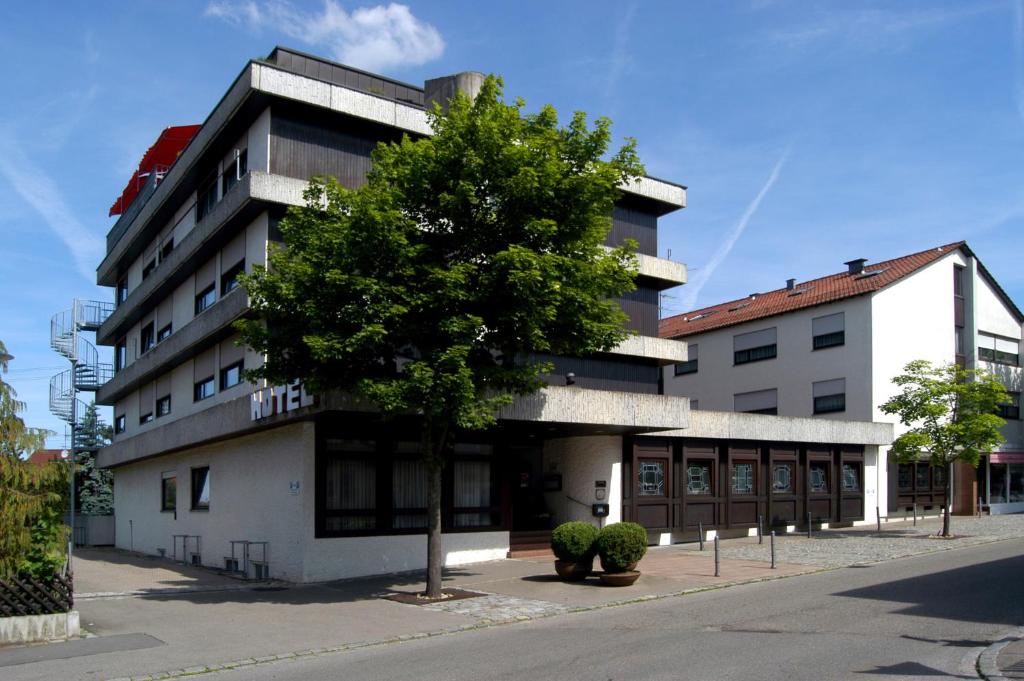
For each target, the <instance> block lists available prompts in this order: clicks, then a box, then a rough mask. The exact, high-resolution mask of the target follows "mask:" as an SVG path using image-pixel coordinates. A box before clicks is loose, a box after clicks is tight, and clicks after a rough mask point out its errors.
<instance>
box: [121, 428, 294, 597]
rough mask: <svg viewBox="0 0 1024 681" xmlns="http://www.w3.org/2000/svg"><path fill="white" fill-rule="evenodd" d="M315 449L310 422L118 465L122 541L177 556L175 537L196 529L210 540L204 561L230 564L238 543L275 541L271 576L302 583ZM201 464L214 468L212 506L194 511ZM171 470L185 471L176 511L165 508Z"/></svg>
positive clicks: (213, 564) (271, 548) (123, 544)
mask: <svg viewBox="0 0 1024 681" xmlns="http://www.w3.org/2000/svg"><path fill="white" fill-rule="evenodd" d="M313 452H314V426H313V424H312V423H309V422H305V423H298V424H294V425H290V426H284V427H281V428H275V429H273V430H268V431H264V432H262V433H258V434H255V435H249V436H245V437H240V438H234V439H232V440H227V441H225V442H220V443H216V444H212V445H206V446H203V447H197V448H194V449H191V450H188V451H184V452H179V453H176V454H170V455H167V456H161V457H157V458H155V459H149V460H145V461H141V462H139V463H135V464H130V465H128V466H123V467H120V468H116V469H114V481H115V482H114V490H115V500H114V504H115V510H116V514H115V518H116V523H117V529H116V537H117V546H118V547H119V548H123V549H129V550H135V551H142V552H144V553H150V554H155V553H157V549H158V548H164V549H166V551H167V555H171V551H172V544H171V542H172V535H174V534H195V535H200V536H201V537H202V562H203V564H204V565H207V566H210V567H223V566H224V557H225V556H227V555H230V544H229V542H230V541H231V540H238V539H248V540H250V541H269V542H270V545H269V556H268V557H269V563H270V575H271V576H272V577H274V578H279V579H285V580H289V581H301V580H302V579H303V569H302V568H303V566H302V560H303V549H304V543H305V542H306V541H307V539H308V537H309V536H311V533H312V522H311V521H309V523H308V525H307V524H306V523H307V516H308V514H307V512H306V510H307V508H309V509H312V507H313V489H314V487H313V479H312V466H313V464H312V461H313ZM197 466H209V467H210V510H209V511H192V510H190V508H189V507H190V500H191V490H190V477H191V474H190V471H191V469H192V468H193V467H197ZM165 471H174V472H175V473H176V475H177V484H178V495H177V496H178V498H177V513H176V514H175V513H171V512H162V511H161V510H160V488H161V487H160V486H161V482H160V481H161V478H162V473H163V472H165ZM294 482H298V483H299V491H298V494H294V495H293V494H292V493H291V484H292V483H294ZM175 516H176V517H175ZM307 530H308V531H307ZM179 552H180V545H179Z"/></svg>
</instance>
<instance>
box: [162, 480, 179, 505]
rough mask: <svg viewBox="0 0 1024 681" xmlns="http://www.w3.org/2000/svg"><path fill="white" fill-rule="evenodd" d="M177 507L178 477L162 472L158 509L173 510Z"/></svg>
mask: <svg viewBox="0 0 1024 681" xmlns="http://www.w3.org/2000/svg"><path fill="white" fill-rule="evenodd" d="M177 507H178V478H177V477H176V476H175V475H174V473H164V474H163V477H162V478H161V480H160V510H161V511H173V510H175V509H176V508H177Z"/></svg>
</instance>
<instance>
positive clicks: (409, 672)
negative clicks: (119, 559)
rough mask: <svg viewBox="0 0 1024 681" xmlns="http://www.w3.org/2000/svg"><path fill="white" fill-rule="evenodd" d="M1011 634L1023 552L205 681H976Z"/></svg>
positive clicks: (584, 616)
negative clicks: (979, 665)
mask: <svg viewBox="0 0 1024 681" xmlns="http://www.w3.org/2000/svg"><path fill="white" fill-rule="evenodd" d="M1020 625H1024V539H1019V540H1010V541H1004V542H999V543H996V544H990V545H985V546H979V547H973V548H969V549H965V550H956V551H943V552H940V553H938V554H931V555H926V556H921V557H915V558H907V559H901V560H894V561H890V562H887V563H881V564H878V565H873V566H870V567H863V568H844V569H840V570H834V571H831V572H826V573H820V574H815V575H810V576H804V577H795V578H791V579H783V580H778V581H774V582H767V583H760V584H750V585H745V586H737V587H731V588H727V589H721V590H718V591H710V592H704V593H700V594H694V595H690V596H685V597H681V598H669V599H665V600H661V601H654V602H649V603H642V604H637V605H631V606H625V607H619V608H611V609H605V610H599V611H595V612H588V613H581V614H576V615H566V616H561V617H555V618H550V619H544V620H537V621H532V622H527V623H523V624H516V625H511V626H502V627H492V628H489V629H483V630H478V631H473V632H468V633H461V634H454V635H450V636H444V637H438V638H432V639H421V640H414V641H409V642H405V643H398V644H391V645H386V646H379V647H374V648H367V649H361V650H356V651H350V652H347V653H338V654H328V655H322V656H318V657H311V658H303V659H299V660H294V661H285V662H278V663H273V664H268V665H259V666H255V667H246V668H244V669H240V670H237V671H234V672H226V673H225V672H222V673H218V674H216V675H215V676H211V677H209V678H211V679H216V680H217V681H241V680H242V679H245V680H246V681H249V680H257V681H258V680H264V679H303V680H304V681H319V680H327V679H331V680H334V679H344V680H345V681H357V680H360V679H375V680H376V679H396V680H403V679H408V680H410V681H412V680H415V681H424V680H425V679H446V680H451V681H458V680H466V681H480V680H485V679H486V680H491V679H524V680H525V679H530V680H531V681H534V680H536V679H559V680H560V681H571V680H574V679H580V680H584V679H585V680H587V681H594V680H598V681H605V680H611V679H615V680H619V679H666V680H667V679H673V680H675V679H714V680H716V681H727V680H731V679H736V680H744V681H746V680H749V679H757V680H758V681H761V680H764V681H770V680H774V679H779V680H783V681H798V680H802V679H808V680H814V681H821V680H822V679H864V680H865V681H867V680H870V679H886V680H889V681H898V680H900V679H911V678H919V679H938V678H970V679H974V678H978V677H977V674H976V673H975V671H974V667H973V665H974V660H975V659H976V657H977V654H978V653H979V652H980V651H981V649H982V648H984V646H986V645H987V644H988V643H989V642H990V641H993V640H996V639H998V638H1000V637H1001V636H1002V634H1003V633H1004V632H1006V631H1007V630H1009V629H1012V628H1014V627H1017V626H1020ZM201 678H202V677H201Z"/></svg>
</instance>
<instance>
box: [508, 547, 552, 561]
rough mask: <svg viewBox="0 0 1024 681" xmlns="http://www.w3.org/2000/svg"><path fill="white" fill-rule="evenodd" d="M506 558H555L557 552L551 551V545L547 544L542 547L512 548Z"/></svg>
mask: <svg viewBox="0 0 1024 681" xmlns="http://www.w3.org/2000/svg"><path fill="white" fill-rule="evenodd" d="M505 557H506V558H551V560H554V559H555V554H553V553H551V547H549V546H545V547H544V548H542V549H510V550H509V552H508V553H507V554H505Z"/></svg>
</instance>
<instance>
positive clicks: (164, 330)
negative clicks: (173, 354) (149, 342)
mask: <svg viewBox="0 0 1024 681" xmlns="http://www.w3.org/2000/svg"><path fill="white" fill-rule="evenodd" d="M170 335H171V325H170V324H167V325H165V326H161V327H160V330H159V331H157V332H156V342H157V343H163V342H164V341H165V340H167V339H168V338H169V337H170Z"/></svg>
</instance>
